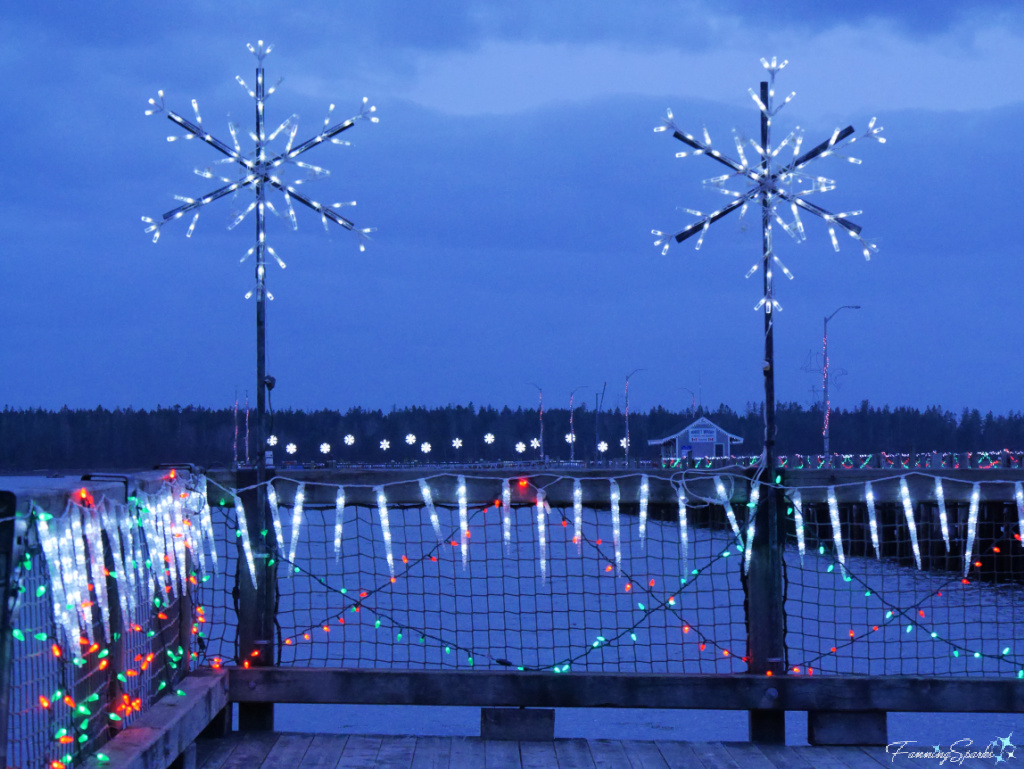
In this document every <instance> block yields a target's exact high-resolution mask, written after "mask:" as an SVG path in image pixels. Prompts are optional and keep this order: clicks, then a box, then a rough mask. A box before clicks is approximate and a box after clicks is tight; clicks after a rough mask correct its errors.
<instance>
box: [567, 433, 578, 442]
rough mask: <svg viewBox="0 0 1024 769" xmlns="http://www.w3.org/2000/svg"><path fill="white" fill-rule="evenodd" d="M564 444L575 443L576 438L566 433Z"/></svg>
mask: <svg viewBox="0 0 1024 769" xmlns="http://www.w3.org/2000/svg"><path fill="white" fill-rule="evenodd" d="M565 442H566V443H575V442H576V436H575V435H574V434H573V433H566V434H565Z"/></svg>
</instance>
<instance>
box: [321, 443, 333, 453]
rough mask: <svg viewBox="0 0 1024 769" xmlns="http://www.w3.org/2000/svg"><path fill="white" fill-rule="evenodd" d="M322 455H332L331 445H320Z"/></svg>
mask: <svg viewBox="0 0 1024 769" xmlns="http://www.w3.org/2000/svg"><path fill="white" fill-rule="evenodd" d="M320 453H321V454H330V453H331V444H329V443H321V444H320Z"/></svg>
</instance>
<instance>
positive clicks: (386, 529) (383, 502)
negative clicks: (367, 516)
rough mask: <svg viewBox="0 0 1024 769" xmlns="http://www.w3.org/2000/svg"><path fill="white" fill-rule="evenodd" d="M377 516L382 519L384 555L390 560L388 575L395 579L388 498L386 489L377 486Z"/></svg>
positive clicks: (381, 529) (375, 490)
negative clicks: (385, 493) (385, 492)
mask: <svg viewBox="0 0 1024 769" xmlns="http://www.w3.org/2000/svg"><path fill="white" fill-rule="evenodd" d="M374 492H375V493H376V494H377V516H378V517H379V518H380V531H381V536H382V537H383V539H384V555H385V556H386V557H387V559H388V573H389V574H390V575H391V578H392V579H394V578H395V557H394V555H393V553H392V552H391V522H390V521H389V520H388V498H387V497H386V496H384V487H383V486H376V487H375V488H374Z"/></svg>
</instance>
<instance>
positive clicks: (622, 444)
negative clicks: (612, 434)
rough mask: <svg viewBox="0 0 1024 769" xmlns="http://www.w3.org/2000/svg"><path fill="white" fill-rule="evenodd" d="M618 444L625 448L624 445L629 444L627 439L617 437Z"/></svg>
mask: <svg viewBox="0 0 1024 769" xmlns="http://www.w3.org/2000/svg"><path fill="white" fill-rule="evenodd" d="M619 445H620V446H622V448H626V446H628V445H629V441H628V440H626V439H625V438H619Z"/></svg>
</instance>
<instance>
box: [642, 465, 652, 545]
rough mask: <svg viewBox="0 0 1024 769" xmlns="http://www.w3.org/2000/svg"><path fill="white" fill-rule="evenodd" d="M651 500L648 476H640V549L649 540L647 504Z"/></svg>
mask: <svg viewBox="0 0 1024 769" xmlns="http://www.w3.org/2000/svg"><path fill="white" fill-rule="evenodd" d="M650 499H651V485H650V482H649V481H648V480H647V476H646V475H641V476H640V526H639V528H640V549H641V550H642V549H643V548H644V546H645V543H646V540H647V503H648V502H649V501H650Z"/></svg>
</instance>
